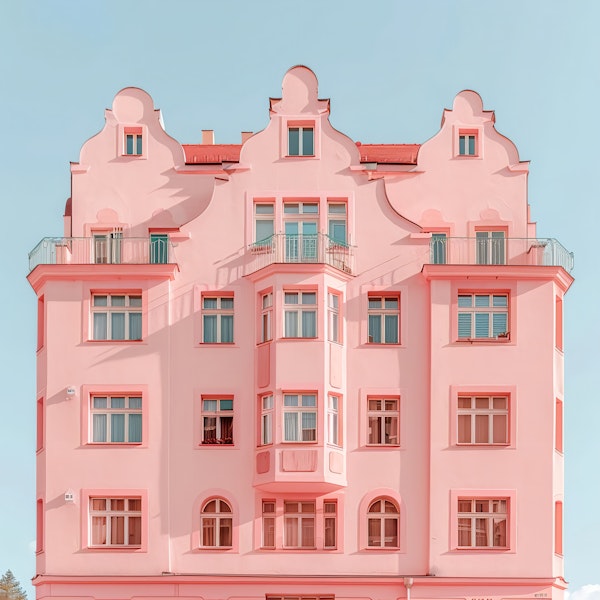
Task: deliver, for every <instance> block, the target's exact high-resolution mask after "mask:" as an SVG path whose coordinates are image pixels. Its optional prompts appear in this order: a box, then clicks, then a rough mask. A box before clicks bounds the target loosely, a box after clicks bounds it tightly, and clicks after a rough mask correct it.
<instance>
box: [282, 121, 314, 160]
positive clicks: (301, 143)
mask: <svg viewBox="0 0 600 600" xmlns="http://www.w3.org/2000/svg"><path fill="white" fill-rule="evenodd" d="M314 155H315V129H314V127H312V126H308V127H307V126H291V127H288V156H314Z"/></svg>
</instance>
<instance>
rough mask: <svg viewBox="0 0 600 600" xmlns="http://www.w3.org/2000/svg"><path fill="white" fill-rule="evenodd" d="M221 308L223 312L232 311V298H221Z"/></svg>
mask: <svg viewBox="0 0 600 600" xmlns="http://www.w3.org/2000/svg"><path fill="white" fill-rule="evenodd" d="M221 308H222V309H223V310H233V298H221Z"/></svg>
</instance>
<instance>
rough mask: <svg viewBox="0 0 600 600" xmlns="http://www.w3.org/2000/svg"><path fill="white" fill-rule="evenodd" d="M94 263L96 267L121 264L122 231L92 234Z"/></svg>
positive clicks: (119, 229)
mask: <svg viewBox="0 0 600 600" xmlns="http://www.w3.org/2000/svg"><path fill="white" fill-rule="evenodd" d="M92 239H93V241H94V263H95V264H97V265H108V264H111V265H118V264H120V263H121V249H122V245H123V230H122V229H121V228H116V229H114V230H113V231H110V232H108V231H107V232H102V233H100V232H98V233H94V234H93V238H92Z"/></svg>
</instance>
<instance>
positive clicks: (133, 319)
mask: <svg viewBox="0 0 600 600" xmlns="http://www.w3.org/2000/svg"><path fill="white" fill-rule="evenodd" d="M129 339H130V340H141V339H142V313H138V312H132V313H129Z"/></svg>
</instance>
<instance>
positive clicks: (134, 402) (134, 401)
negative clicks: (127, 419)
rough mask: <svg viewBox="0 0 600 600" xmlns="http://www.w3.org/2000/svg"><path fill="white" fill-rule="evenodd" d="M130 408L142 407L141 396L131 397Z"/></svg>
mask: <svg viewBox="0 0 600 600" xmlns="http://www.w3.org/2000/svg"><path fill="white" fill-rule="evenodd" d="M129 408H139V409H141V408H142V399H141V398H129Z"/></svg>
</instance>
